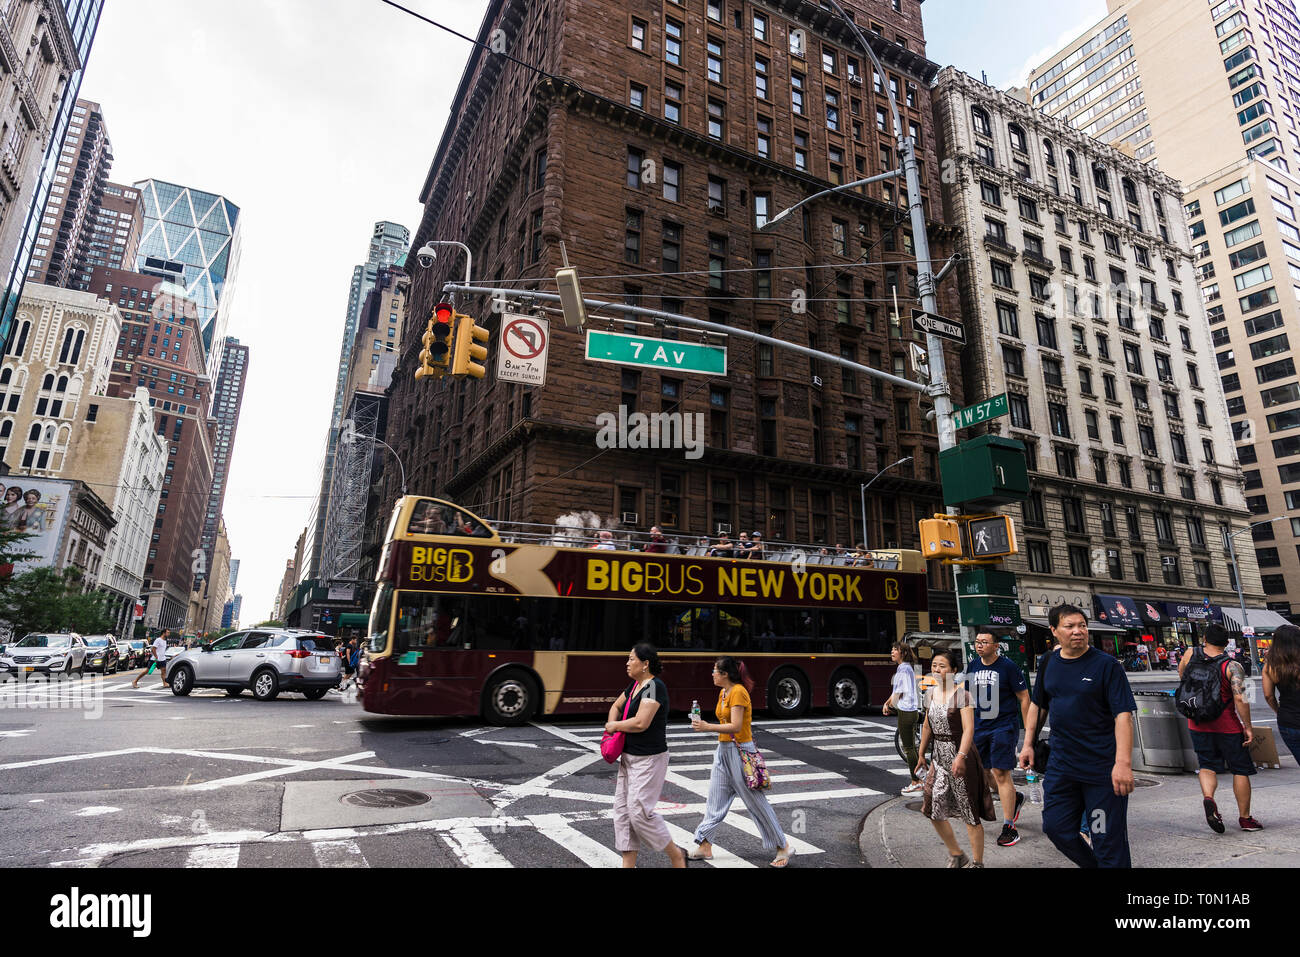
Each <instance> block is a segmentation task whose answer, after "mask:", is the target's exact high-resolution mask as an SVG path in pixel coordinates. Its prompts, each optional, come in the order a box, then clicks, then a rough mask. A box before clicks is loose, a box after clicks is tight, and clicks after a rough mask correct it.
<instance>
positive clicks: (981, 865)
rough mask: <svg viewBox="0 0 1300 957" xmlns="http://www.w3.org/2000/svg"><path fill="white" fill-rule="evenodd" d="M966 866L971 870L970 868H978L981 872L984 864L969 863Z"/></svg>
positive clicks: (980, 862)
mask: <svg viewBox="0 0 1300 957" xmlns="http://www.w3.org/2000/svg"><path fill="white" fill-rule="evenodd" d="M966 866H967V867H968V868H971V867H978V868H980V869H981V870H982V869H983V868H984V862H983V861H971V862H970V863H969V864H967V865H966Z"/></svg>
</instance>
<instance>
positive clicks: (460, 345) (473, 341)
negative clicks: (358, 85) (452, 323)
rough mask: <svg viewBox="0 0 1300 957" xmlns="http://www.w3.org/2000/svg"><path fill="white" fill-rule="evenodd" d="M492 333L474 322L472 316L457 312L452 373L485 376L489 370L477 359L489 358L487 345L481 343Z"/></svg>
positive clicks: (477, 377)
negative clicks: (476, 360)
mask: <svg viewBox="0 0 1300 957" xmlns="http://www.w3.org/2000/svg"><path fill="white" fill-rule="evenodd" d="M490 335H491V334H490V333H489V332H488V331H487V330H486V329H484V328H483V327H482V326H478V325H475V324H474V320H473V319H472V318H471V317H470V316H465V315H461V314H460V313H457V314H456V343H455V353H454V355H453V356H452V361H451V374H452V375H471V376H473V377H474V378H475V379H481V378H483V375H484V373H485V372H486V371H487V370H486V369H484V368H483V366H481V365H479V363H478V362H475V361H473V360H475V359H486V358H487V354H488V353H487V347H486V346H481V345H479V343H480V342H487V341H488V338H489V337H490Z"/></svg>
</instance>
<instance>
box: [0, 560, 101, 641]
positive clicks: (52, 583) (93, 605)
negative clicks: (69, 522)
mask: <svg viewBox="0 0 1300 957" xmlns="http://www.w3.org/2000/svg"><path fill="white" fill-rule="evenodd" d="M83 587H84V586H83V580H82V575H81V572H80V571H79V570H78V569H75V568H65V569H62V570H58V569H54V568H35V569H33V570H31V571H29V572H24V573H22V574H21V575H16V576H13V577H12V579H11V581H10V583H9V585H8V587H6V588H5V589H4V591H3V592H2V593H0V620H3V621H5V622H7V623H8V624H9V625H10V627H11V628H12V629H13V633H14V635H15V636H20V635H25V634H28V633H30V632H34V631H76V632H80V633H81V634H97V633H102V632H107V631H110V630H111V629H112V627H113V616H112V613H111V611H110V609H109V599H108V596H107V595H105V594H104V593H103V592H99V591H84V590H83Z"/></svg>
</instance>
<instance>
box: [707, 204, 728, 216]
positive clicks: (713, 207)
mask: <svg viewBox="0 0 1300 957" xmlns="http://www.w3.org/2000/svg"><path fill="white" fill-rule="evenodd" d="M709 212H710V213H712V214H713V215H714V216H726V215H727V207H725V206H723V205H722V204H721V203H710V204H709Z"/></svg>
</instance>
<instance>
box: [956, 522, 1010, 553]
mask: <svg viewBox="0 0 1300 957" xmlns="http://www.w3.org/2000/svg"><path fill="white" fill-rule="evenodd" d="M966 535H967V541H968V542H969V543H970V557H971V558H1001V557H1002V556H1004V555H1015V554H1016V553H1017V552H1018V551H1019V550H1020V549H1019V548H1017V547H1016V528H1015V526H1014V525H1013V524H1012V522H1011V516H1009V515H992V516H989V517H987V518H973V519H971V520H970V521H968V522H967V523H966Z"/></svg>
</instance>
